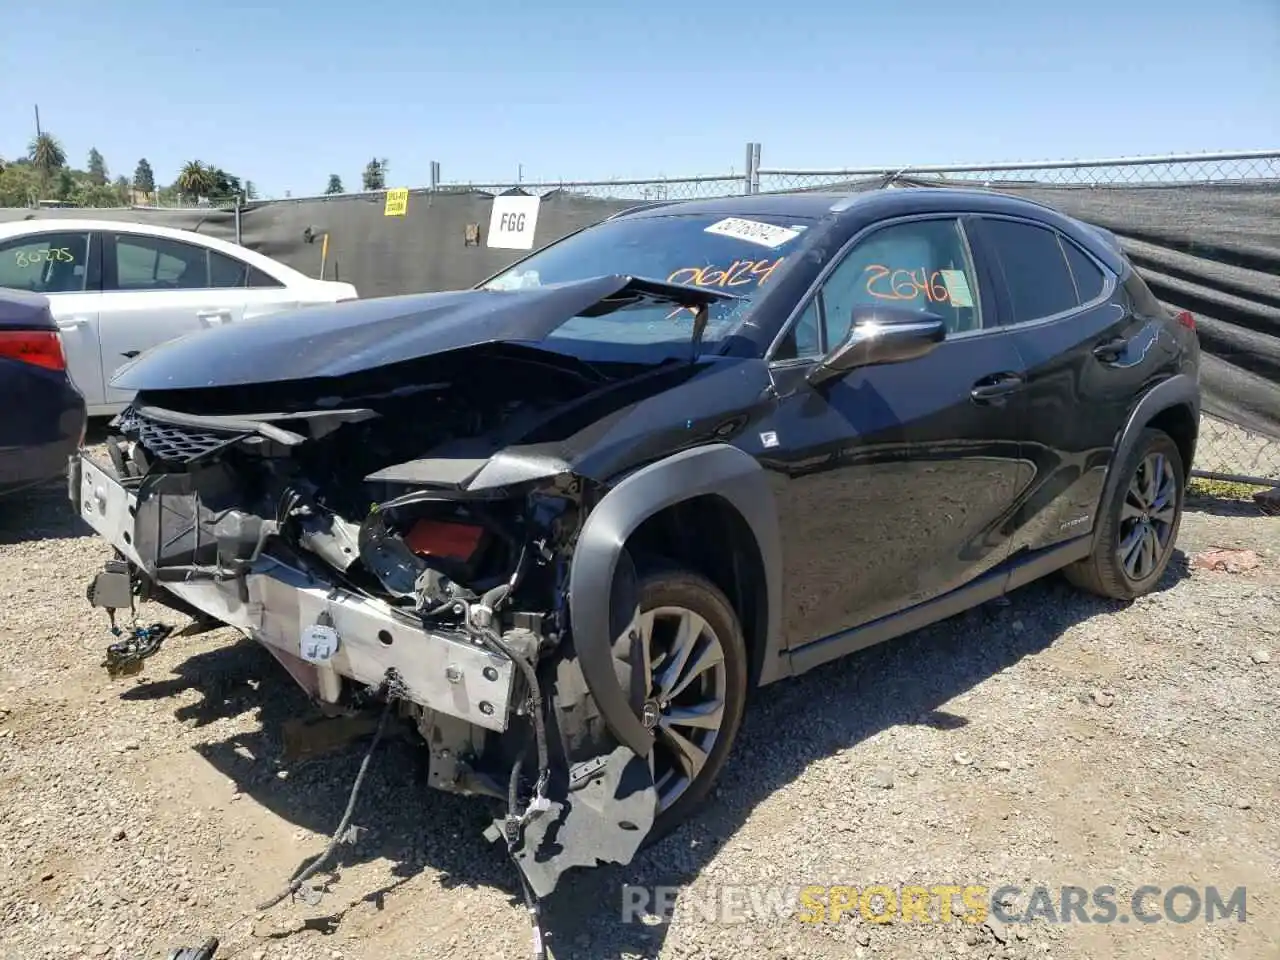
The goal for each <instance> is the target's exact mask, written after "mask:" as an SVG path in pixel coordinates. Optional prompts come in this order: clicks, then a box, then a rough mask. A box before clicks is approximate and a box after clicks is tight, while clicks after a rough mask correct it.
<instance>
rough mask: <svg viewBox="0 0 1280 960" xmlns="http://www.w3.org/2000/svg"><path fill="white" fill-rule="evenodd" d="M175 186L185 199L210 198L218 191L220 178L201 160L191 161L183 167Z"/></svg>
mask: <svg viewBox="0 0 1280 960" xmlns="http://www.w3.org/2000/svg"><path fill="white" fill-rule="evenodd" d="M174 186H176V187H177V188H178V192H179V193H181V194H182V195H183V196H184V197H190V198H192V199H198V198H200V197H207V196H209V194H211V193H213V191H214V190H215V189H217V186H218V177H217V174H216V173H215V172H214V170H213V168H212V167H208V166H206V165H205V164H203V163H201V162H200V161H199V160H190V161H188V162H187V163H185V164H183V165H182V170H181V171H180V172H179V173H178V179H177V180H176V181H174Z"/></svg>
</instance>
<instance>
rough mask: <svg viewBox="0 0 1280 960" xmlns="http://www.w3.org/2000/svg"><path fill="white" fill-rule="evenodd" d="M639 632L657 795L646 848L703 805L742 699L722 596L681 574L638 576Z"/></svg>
mask: <svg viewBox="0 0 1280 960" xmlns="http://www.w3.org/2000/svg"><path fill="white" fill-rule="evenodd" d="M639 594H640V624H639V626H640V634H641V638H642V642H643V644H644V649H645V664H646V666H647V668H648V669H647V675H648V683H647V684H646V712H647V713H649V714H650V722H652V724H653V732H654V749H653V750H652V751H651V753H650V758H651V761H650V762H651V766H652V769H653V772H654V782H655V785H656V786H657V789H658V816H657V818H656V819H655V821H654V825H653V829H652V831H651V832H650V834H649V837H648V842H653V841H655V840H657V839H659V838H661V837H663V836H665V835H666V834H668V833H670V832H671V831H672V830H673V829H674V828H675V827H677V826H678V825H679V824H681V823H682V822H683V821H684V820H686V819H687V818H688V817H689V816H690V815H691V814H692V813H693V812H694V810H695V809H696V808H697V807H698V806H699V805H700V804H702V803H703V801H705V800H706V798H707V795H708V794H709V793H710V792H711V790H712V788H713V787H714V786H715V783H716V780H717V779H718V778H719V776H720V773H721V771H722V770H723V769H724V767H725V764H726V762H727V761H728V759H729V753H730V751H731V750H732V749H733V744H734V741H735V740H736V739H737V735H738V730H739V728H740V727H741V725H742V714H743V708H744V707H745V705H746V697H747V676H748V672H747V645H746V639H745V637H744V636H743V633H742V626H741V625H740V624H739V622H738V617H737V615H736V614H735V613H734V610H733V607H732V605H731V604H730V603H729V600H728V598H726V597H725V595H724V594H723V593H722V592H721V591H720V589H719V588H718V587H716V585H715V584H713V583H711V581H709V580H707V579H706V578H705V577H702V576H700V575H698V574H695V573H691V572H689V571H685V570H666V571H659V572H654V573H650V574H648V575H646V576H644V577H643V578H642V579H641V581H640V584H639Z"/></svg>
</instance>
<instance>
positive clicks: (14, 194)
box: [0, 160, 40, 207]
mask: <svg viewBox="0 0 1280 960" xmlns="http://www.w3.org/2000/svg"><path fill="white" fill-rule="evenodd" d="M39 194H40V178H39V176H38V175H37V174H36V169H35V167H34V166H32V165H31V164H30V163H28V162H27V161H25V160H15V161H14V162H12V163H6V164H5V166H4V169H3V170H0V207H30V206H33V205H34V204H35V202H36V199H37V198H38V196H39Z"/></svg>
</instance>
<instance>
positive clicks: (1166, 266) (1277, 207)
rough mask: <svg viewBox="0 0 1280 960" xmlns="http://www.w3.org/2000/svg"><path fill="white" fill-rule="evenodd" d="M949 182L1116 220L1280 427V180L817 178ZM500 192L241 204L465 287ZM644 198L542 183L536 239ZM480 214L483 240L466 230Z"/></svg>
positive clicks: (501, 263) (1243, 402) (1155, 278)
mask: <svg viewBox="0 0 1280 960" xmlns="http://www.w3.org/2000/svg"><path fill="white" fill-rule="evenodd" d="M942 185H949V186H970V187H972V186H985V187H986V188H987V189H994V190H999V191H1000V192H1003V193H1009V194H1014V195H1018V196H1024V197H1027V198H1028V199H1031V200H1036V201H1039V202H1042V203H1047V204H1050V205H1052V206H1054V207H1057V208H1058V209H1060V210H1062V211H1063V212H1065V213H1067V214H1070V215H1071V216H1074V217H1077V218H1079V219H1081V220H1085V221H1087V222H1089V223H1093V224H1096V225H1098V226H1100V227H1103V228H1105V229H1107V230H1109V231H1111V232H1112V233H1113V234H1115V235H1116V237H1118V238H1119V240H1120V242H1121V245H1122V246H1123V247H1124V249H1125V251H1126V252H1127V253H1128V255H1129V256H1130V258H1131V259H1132V261H1133V263H1134V265H1135V267H1136V268H1137V269H1138V270H1139V272H1140V273H1141V274H1142V275H1143V277H1144V278H1145V279H1146V280H1147V282H1148V283H1149V284H1150V285H1151V287H1152V289H1153V291H1154V292H1155V293H1156V295H1157V296H1158V297H1160V298H1161V299H1162V300H1163V301H1164V302H1166V303H1167V304H1169V305H1170V306H1173V307H1176V308H1178V309H1185V310H1190V311H1191V312H1192V313H1194V314H1195V316H1196V320H1197V325H1198V329H1199V335H1200V342H1201V345H1202V347H1203V350H1204V364H1203V369H1202V376H1201V383H1202V386H1203V389H1204V406H1205V410H1206V412H1208V413H1211V414H1213V415H1215V416H1219V417H1222V418H1223V419H1225V420H1228V421H1231V422H1233V423H1236V424H1239V425H1240V426H1242V427H1244V428H1246V429H1248V430H1252V431H1255V432H1257V433H1260V434H1264V435H1267V436H1270V437H1273V438H1276V439H1280V181H1271V180H1267V181H1249V182H1237V183H1206V184H1187V185H1128V186H1094V187H1088V186H1051V185H1045V184H1038V183H1030V182H1019V181H1001V182H995V183H992V182H988V183H986V184H982V183H978V182H975V181H972V180H964V181H946V180H938V179H919V178H907V177H897V178H883V179H877V180H873V181H859V182H855V183H846V184H835V185H826V186H824V187H822V188H820V189H823V190H832V189H837V190H839V189H845V190H865V189H875V188H878V187H882V186H893V187H911V186H918V187H930V186H942ZM492 202H493V195H492V194H490V193H484V192H479V191H460V192H453V191H435V192H432V191H425V190H424V191H411V193H410V199H409V205H408V211H407V213H406V215H405V216H402V217H388V216H385V214H384V196H383V195H382V194H360V195H345V196H339V197H326V198H313V199H306V200H275V201H265V202H261V203H250V204H248V205H246V206H245V207H243V208H242V209H241V211H240V214H239V216H240V228H241V241H242V242H243V243H244V245H245V246H247V247H249V248H250V249H253V250H257V251H259V252H261V253H264V254H266V255H267V256H270V257H274V258H276V259H278V260H280V261H282V262H283V263H286V264H288V265H289V266H291V267H294V268H295V269H297V270H300V271H302V272H303V273H305V274H307V275H309V276H313V277H314V276H319V273H320V266H321V251H322V249H323V247H324V241H323V238H324V235H325V234H328V237H329V243H328V257H327V261H326V270H325V276H326V277H327V278H328V279H336V280H345V281H348V282H350V283H353V284H355V285H356V287H357V289H358V290H359V291H360V294H361V295H362V296H365V297H378V296H389V295H394V294H402V293H412V292H425V291H433V290H445V289H450V288H455V289H456V288H460V287H468V286H472V285H474V284H476V283H478V282H480V281H481V280H483V279H485V278H486V277H487V276H489V275H491V274H493V273H495V272H497V271H499V270H501V269H502V268H503V267H505V266H507V265H508V264H510V263H512V262H513V261H515V260H516V259H518V258H519V257H520V256H522V255H523V251H518V250H504V249H495V248H491V247H489V246H487V245H486V244H485V234H486V232H487V228H488V224H489V214H490V210H491V207H492ZM635 205H636V201H633V200H612V199H599V198H595V197H587V196H582V195H578V194H573V193H568V192H563V191H551V192H550V193H546V194H543V195H542V202H541V205H540V209H539V213H538V221H537V232H536V237H535V243H536V245H538V246H541V245H542V244H545V243H549V242H550V241H552V240H555V239H557V238H559V237H561V236H564V235H565V234H567V233H570V232H572V231H574V230H577V229H579V228H581V227H584V226H588V225H589V224H592V223H595V222H597V221H599V220H602V219H604V218H605V217H608V216H610V215H612V214H614V213H616V212H618V211H620V210H624V209H627V208H628V207H632V206H635ZM31 216H38V217H42V218H44V217H53V218H82V217H92V218H95V219H104V220H135V221H141V222H146V223H156V224H163V225H165V226H172V227H179V228H182V229H187V230H195V231H197V232H200V233H207V234H210V235H211V236H217V237H220V238H222V239H228V240H234V239H235V221H236V213H235V212H234V211H231V210H201V209H194V210H193V209H186V210H156V209H146V208H136V209H129V210H70V209H61V210H54V209H47V210H39V211H31V210H14V209H3V210H0V222H5V221H12V220H21V219H24V218H27V217H31ZM471 225H475V226H476V227H478V231H479V243H475V242H469V240H468V234H469V230H468V228H469V227H470V226H471ZM471 235H472V236H473V237H474V235H475V232H474V231H471Z"/></svg>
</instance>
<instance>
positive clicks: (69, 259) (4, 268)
mask: <svg viewBox="0 0 1280 960" xmlns="http://www.w3.org/2000/svg"><path fill="white" fill-rule="evenodd" d="M88 274H89V235H88V234H87V233H37V234H34V235H31V236H25V237H15V238H13V239H12V240H6V241H5V242H4V243H0V287H10V288H12V289H14V290H30V291H32V292H34V293H79V292H81V291H83V290H84V289H85V285H86V281H87V278H88ZM95 289H96V285H95Z"/></svg>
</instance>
